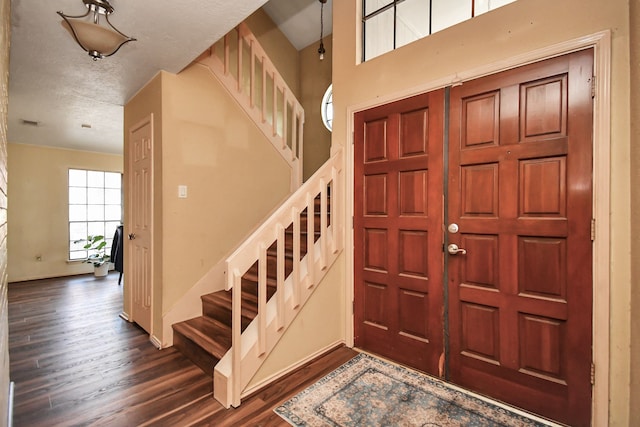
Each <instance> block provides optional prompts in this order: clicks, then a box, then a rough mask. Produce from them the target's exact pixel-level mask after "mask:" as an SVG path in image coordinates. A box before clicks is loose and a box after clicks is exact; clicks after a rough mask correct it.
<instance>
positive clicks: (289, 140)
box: [195, 22, 304, 191]
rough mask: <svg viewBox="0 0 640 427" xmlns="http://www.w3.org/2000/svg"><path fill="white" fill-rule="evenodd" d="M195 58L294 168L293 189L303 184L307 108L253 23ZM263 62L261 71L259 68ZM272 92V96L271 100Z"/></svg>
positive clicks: (239, 28) (239, 27) (231, 32)
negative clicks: (269, 88) (269, 53)
mask: <svg viewBox="0 0 640 427" xmlns="http://www.w3.org/2000/svg"><path fill="white" fill-rule="evenodd" d="M236 38H237V40H234V39H236ZM232 41H234V42H235V44H236V46H233V47H234V48H235V54H236V57H235V58H232ZM245 46H248V48H249V49H248V50H249V53H248V54H249V60H250V64H249V67H248V68H249V73H248V76H247V75H246V73H245V67H244V65H243V62H244V60H245V59H246V58H245V55H244V52H245ZM234 61H235V62H234ZM195 62H197V63H199V64H202V65H205V66H207V67H208V68H209V70H211V72H212V73H213V74H214V75H215V76H216V77H217V78H218V80H219V81H220V82H221V83H222V85H223V86H224V87H225V88H226V89H227V91H228V92H229V93H230V94H231V96H233V98H234V99H235V100H236V101H237V102H238V104H239V105H240V106H241V107H242V108H243V109H244V110H245V111H246V112H247V114H248V115H249V116H250V117H251V118H252V119H253V121H254V122H255V123H256V125H257V126H258V128H259V129H260V130H261V131H262V133H263V134H264V135H265V136H266V137H267V139H269V141H271V143H272V144H273V146H274V147H275V148H276V150H277V151H278V152H279V153H280V154H281V155H282V157H283V158H284V159H285V161H286V162H287V163H288V164H289V166H290V167H291V168H292V177H291V191H294V190H295V189H297V188H298V187H300V185H301V184H302V153H303V136H302V135H303V127H304V108H303V107H302V104H301V103H300V102H299V101H298V99H297V98H296V96H295V93H294V92H293V91H292V90H291V88H290V87H289V85H287V83H286V81H285V79H284V78H283V77H282V75H281V74H280V73H279V72H278V70H277V68H276V66H275V65H274V64H273V62H271V60H270V59H269V56H268V55H267V53H266V52H265V50H264V48H263V47H262V46H261V45H260V43H259V42H258V39H257V38H256V37H255V35H254V34H253V33H252V32H251V30H250V28H249V26H248V25H247V24H246V23H245V22H242V23H240V24H239V25H238V26H237V27H236V28H234V29H233V30H231V31H230V32H229V33H227V34H226V35H225V36H224V37H223V38H222V39H220V41H219V42H217V43H216V44H214V45H212V46H211V47H210V48H209V49H207V50H206V51H205V52H204V53H203V54H202V55H200V57H199V58H197V59H196V61H195ZM232 64H233V65H234V67H232ZM259 64H261V72H257V69H258V65H259ZM233 68H235V70H234V69H233ZM232 71H235V74H234V73H233V72H232ZM269 81H271V82H272V84H271V91H270V92H271V93H268V92H267V86H268V82H269ZM257 88H259V89H260V90H258V89H257ZM269 96H270V97H271V100H270V102H267V101H268V98H269ZM279 100H280V101H279ZM267 104H270V105H267ZM280 108H281V109H282V114H281V115H280Z"/></svg>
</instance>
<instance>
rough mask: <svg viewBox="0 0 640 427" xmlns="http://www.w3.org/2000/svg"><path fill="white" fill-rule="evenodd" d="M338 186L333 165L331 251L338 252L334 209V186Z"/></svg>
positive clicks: (336, 172)
mask: <svg viewBox="0 0 640 427" xmlns="http://www.w3.org/2000/svg"><path fill="white" fill-rule="evenodd" d="M337 186H338V170H337V169H336V168H335V167H332V168H331V194H330V195H329V197H330V200H331V205H330V209H331V213H330V215H331V252H332V253H334V254H335V253H337V252H338V233H337V230H338V224H337V222H336V221H337V216H336V213H337V209H336V187H337Z"/></svg>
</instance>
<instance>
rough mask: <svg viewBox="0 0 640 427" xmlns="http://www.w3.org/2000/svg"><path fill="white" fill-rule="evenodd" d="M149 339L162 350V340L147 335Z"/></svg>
mask: <svg viewBox="0 0 640 427" xmlns="http://www.w3.org/2000/svg"><path fill="white" fill-rule="evenodd" d="M149 341H151V344H153V345H154V347H155V348H157V349H158V350H162V342H161V341H160V340H159V339H158V337H156V336H155V335H149Z"/></svg>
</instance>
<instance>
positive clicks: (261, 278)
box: [258, 243, 267, 356]
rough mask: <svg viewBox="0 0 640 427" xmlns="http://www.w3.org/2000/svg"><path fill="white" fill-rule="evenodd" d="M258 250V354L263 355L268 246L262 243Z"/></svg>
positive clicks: (265, 333) (265, 326)
mask: <svg viewBox="0 0 640 427" xmlns="http://www.w3.org/2000/svg"><path fill="white" fill-rule="evenodd" d="M258 250H259V252H258V355H259V356H261V355H263V354H264V352H265V337H266V335H267V332H266V331H267V247H266V245H265V244H264V243H260V246H259V248H258Z"/></svg>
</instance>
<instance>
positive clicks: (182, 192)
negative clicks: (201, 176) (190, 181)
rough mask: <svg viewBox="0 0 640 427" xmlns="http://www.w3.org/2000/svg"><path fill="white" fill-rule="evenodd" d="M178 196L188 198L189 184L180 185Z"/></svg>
mask: <svg viewBox="0 0 640 427" xmlns="http://www.w3.org/2000/svg"><path fill="white" fill-rule="evenodd" d="M178 198H180V199H186V198H187V186H186V185H178Z"/></svg>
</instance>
